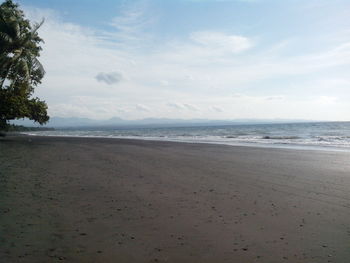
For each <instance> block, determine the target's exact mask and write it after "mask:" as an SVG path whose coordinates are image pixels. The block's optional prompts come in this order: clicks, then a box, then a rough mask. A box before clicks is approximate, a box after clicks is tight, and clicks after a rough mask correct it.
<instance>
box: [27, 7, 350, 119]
mask: <svg viewBox="0 0 350 263" xmlns="http://www.w3.org/2000/svg"><path fill="white" fill-rule="evenodd" d="M26 13H30V14H31V17H30V18H31V19H34V20H35V21H40V20H41V18H42V17H46V22H45V24H44V25H43V27H42V28H41V29H40V31H39V33H40V36H42V37H43V38H44V40H45V44H44V46H43V52H42V57H41V60H42V63H43V64H44V66H45V69H46V72H47V74H46V76H45V78H44V81H43V84H42V85H41V86H39V87H38V88H37V89H36V95H38V96H39V97H42V98H43V99H45V100H46V101H47V102H48V105H49V111H50V113H51V114H52V115H53V116H84V117H93V118H98V119H103V118H110V117H113V116H120V117H123V118H128V119H135V118H141V117H170V118H200V117H203V118H227V119H232V118H259V117H260V118H269V117H271V118H272V117H276V118H310V119H321V118H322V116H328V117H329V118H330V119H332V118H333V119H346V118H348V117H346V116H350V109H349V107H347V106H346V105H345V102H341V98H342V97H344V96H345V95H347V96H348V97H350V94H349V88H348V87H349V85H348V83H350V78H349V76H348V75H347V74H343V76H341V77H339V76H335V77H334V78H333V80H334V81H333V82H332V80H331V79H332V78H331V77H328V79H329V82H323V79H324V78H326V76H324V74H323V73H324V72H328V71H330V70H332V69H334V68H336V67H340V66H344V65H349V64H350V41H346V42H342V43H338V44H337V45H335V46H333V47H330V48H328V49H324V50H323V51H322V52H317V53H316V52H315V53H308V54H306V55H298V56H297V55H293V56H292V55H289V56H281V55H279V54H280V53H279V51H280V50H281V49H283V48H284V46H285V41H284V40H282V41H281V43H282V44H280V45H279V44H278V43H275V44H274V45H275V47H278V52H277V51H276V48H275V49H273V48H272V49H271V47H267V48H265V49H261V48H260V49H258V46H257V45H258V44H259V43H257V42H254V41H253V40H252V39H255V38H254V37H248V36H239V35H235V34H233V33H232V34H231V33H230V34H227V33H223V32H219V31H218V32H216V31H196V32H193V33H192V34H190V35H189V36H188V38H187V39H180V38H178V39H176V40H172V41H164V42H161V45H154V46H153V47H152V48H150V49H148V48H149V45H148V44H147V43H146V44H145V43H144V42H147V41H148V40H150V36H149V35H147V36H144V34H143V33H142V28H143V27H144V25H145V24H147V23H149V22H148V21H149V20H148V19H145V18H144V17H143V15H144V12H142V10H136V11H135V10H134V11H133V10H131V11H130V10H129V11H126V12H125V13H124V14H123V15H122V16H121V17H119V18H116V19H114V23H115V26H116V28H117V31H116V32H100V31H99V32H97V31H95V30H93V29H90V28H85V27H81V26H78V25H75V24H71V23H66V22H64V21H62V20H61V18H60V17H59V15H57V14H56V13H54V12H53V11H52V10H42V9H27V10H26ZM112 23H113V22H112ZM140 31H141V32H140ZM139 37H141V39H143V40H144V39H145V40H147V41H139V40H137V39H138V38H139ZM63 40H64V41H63ZM144 44H145V46H146V47H144V46H143V45H144ZM253 47H254V54H252V53H251V49H252V48H253ZM140 48H141V49H140ZM99 72H100V73H99ZM120 72H122V73H120ZM98 73H99V74H98ZM96 75H97V76H96ZM309 75H312V76H313V77H314V78H315V79H317V80H319V81H313V83H311V84H310V83H308V82H307V81H302V82H297V83H296V84H294V83H292V84H290V83H289V82H292V81H293V80H294V79H295V78H298V77H299V78H300V77H304V76H309ZM125 76H127V78H126V77H125ZM291 76H292V77H291ZM96 77H98V80H100V81H102V82H104V83H106V84H114V83H118V85H115V88H113V89H111V88H109V87H108V85H104V84H103V83H101V82H98V81H94V80H95V78H96ZM281 77H283V78H285V79H286V81H280V82H279V83H278V85H280V87H279V88H278V90H277V91H274V90H272V91H271V90H270V91H269V92H268V93H266V94H265V93H264V92H262V91H260V90H259V88H260V85H261V83H262V82H264V81H266V82H267V84H269V82H268V81H269V80H270V79H274V78H281ZM121 80H123V81H121ZM331 82H332V83H331ZM267 84H266V85H267ZM328 84H331V85H328ZM213 87H215V88H213ZM340 87H341V88H340ZM317 88H322V93H321V92H320V91H319V92H318V91H317ZM288 89H291V92H294V93H295V97H294V98H291V97H289V96H286V95H281V94H285V93H287V91H288ZM297 90H301V91H300V93H297ZM308 90H310V91H309V92H308ZM334 90H337V92H338V94H333V93H334ZM327 91H328V92H327ZM340 93H341V94H343V96H342V95H340ZM245 94H250V95H245ZM322 96H323V97H322ZM334 98H339V99H334ZM167 101H171V102H173V103H164V102H167ZM330 103H332V110H329V111H328V112H327V111H326V110H325V109H326V108H328V106H329V105H330ZM208 105H215V106H208ZM310 105H312V107H311V106H310ZM322 114H323V115H322Z"/></svg>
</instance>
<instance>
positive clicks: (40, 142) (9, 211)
mask: <svg viewBox="0 0 350 263" xmlns="http://www.w3.org/2000/svg"><path fill="white" fill-rule="evenodd" d="M0 180H1V184H0V200H1V202H0V244H1V245H0V258H1V261H2V262H191V263H192V262H266V263H273V262H301V263H302V262H305V263H306V262H308V263H309V262H318V263H319V262H337V263H343V262H344V263H346V262H349V259H350V220H349V219H350V153H349V152H337V151H316V150H296V149H277V148H275V149H274V148H256V147H241V146H225V145H214V144H195V143H175V142H165V141H163V142H157V141H143V140H127V139H105V138H70V137H40V136H9V137H7V138H4V139H1V141H0Z"/></svg>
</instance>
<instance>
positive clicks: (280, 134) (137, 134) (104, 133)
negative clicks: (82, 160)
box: [27, 122, 350, 151]
mask: <svg viewBox="0 0 350 263" xmlns="http://www.w3.org/2000/svg"><path fill="white" fill-rule="evenodd" d="M27 134H31V135H45V136H76V137H104V138H129V139H144V140H164V141H179V142H197V143H217V144H227V145H251V146H267V147H286V148H317V149H335V150H337V149H338V150H341V149H342V150H346V151H350V122H322V123H297V124H255V125H229V126H227V125H225V126H205V127H172V128H113V129H112V128H90V129H85V128H84V129H57V130H55V131H38V132H29V133H27Z"/></svg>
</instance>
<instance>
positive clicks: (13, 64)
mask: <svg viewBox="0 0 350 263" xmlns="http://www.w3.org/2000/svg"><path fill="white" fill-rule="evenodd" d="M42 23H43V21H42V22H41V23H39V24H31V23H30V22H29V20H27V19H25V16H24V13H23V11H21V10H20V9H19V7H18V5H17V4H15V3H13V2H12V0H6V1H5V2H4V3H2V4H1V5H0V130H1V129H5V128H6V127H7V122H8V121H9V120H13V119H19V118H29V119H31V120H34V121H35V122H38V123H40V124H44V123H46V122H47V121H48V120H49V117H48V115H47V105H46V103H45V102H44V101H41V100H39V98H31V96H32V94H33V92H34V88H35V87H36V86H37V85H38V84H40V83H41V79H42V78H43V77H44V74H45V71H44V68H43V66H42V65H41V63H40V62H39V60H38V57H39V56H40V51H41V47H40V45H39V44H40V43H41V42H43V40H42V39H41V38H40V37H39V35H38V33H37V30H38V29H39V27H40V26H41V25H42Z"/></svg>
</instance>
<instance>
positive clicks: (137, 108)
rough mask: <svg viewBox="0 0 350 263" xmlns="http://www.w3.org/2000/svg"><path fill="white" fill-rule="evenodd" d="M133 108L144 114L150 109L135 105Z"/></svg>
mask: <svg viewBox="0 0 350 263" xmlns="http://www.w3.org/2000/svg"><path fill="white" fill-rule="evenodd" d="M135 108H136V110H138V111H145V112H149V111H150V109H149V108H148V107H147V106H145V105H142V104H137V105H136V107H135Z"/></svg>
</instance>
